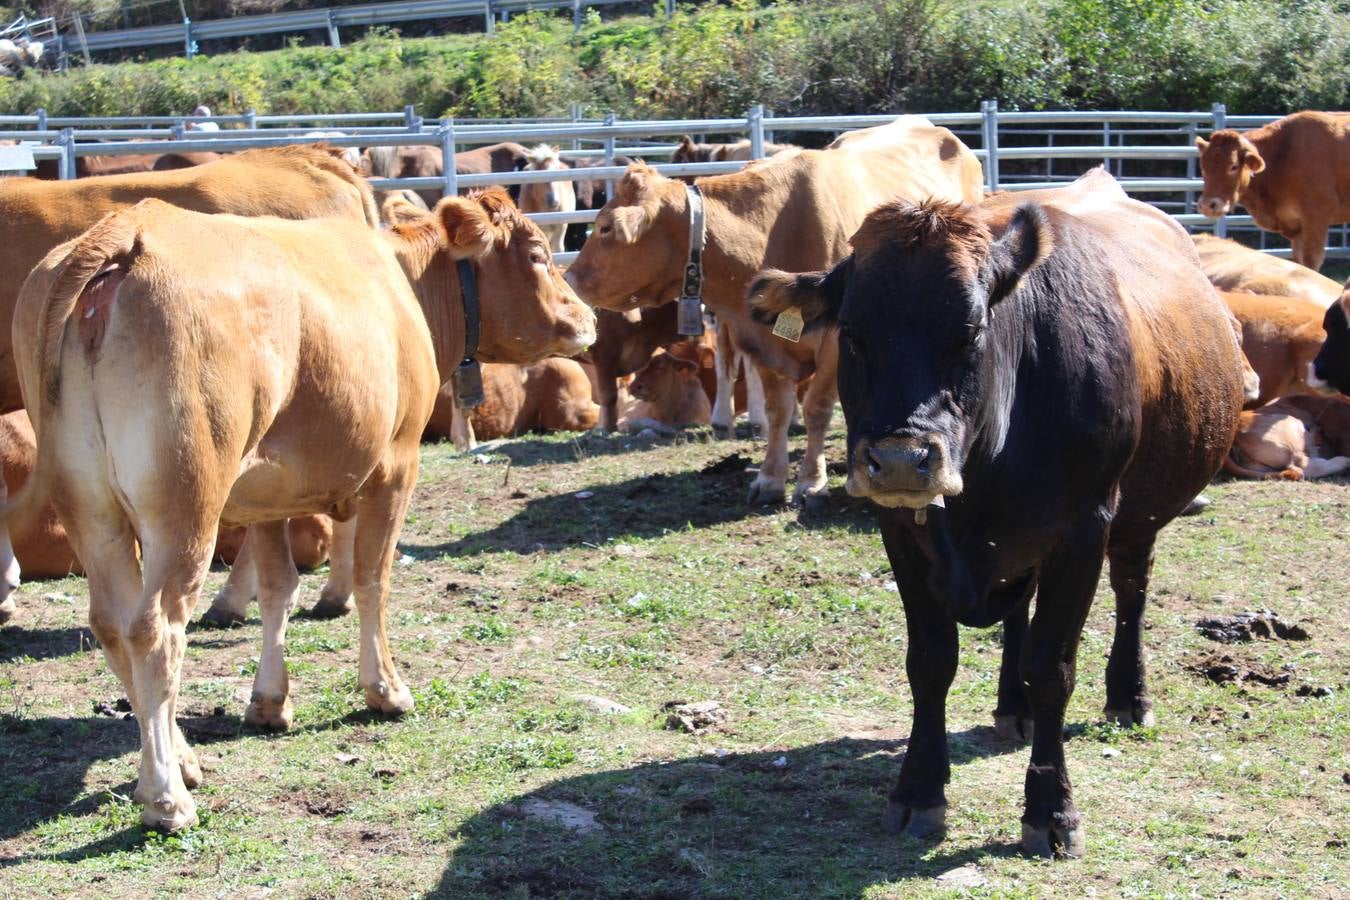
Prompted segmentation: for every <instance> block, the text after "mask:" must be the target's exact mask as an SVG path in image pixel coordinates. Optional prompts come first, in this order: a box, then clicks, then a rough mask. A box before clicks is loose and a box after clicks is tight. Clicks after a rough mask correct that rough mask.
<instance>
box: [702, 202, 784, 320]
mask: <svg viewBox="0 0 1350 900" xmlns="http://www.w3.org/2000/svg"><path fill="white" fill-rule="evenodd" d="M699 188H700V189H701V190H702V192H703V207H704V210H705V215H706V218H707V223H708V232H707V234H708V236H707V244H706V247H705V249H704V252H703V271H704V278H703V302H704V305H706V306H707V307H708V308H709V309H711V310H712V311H713V312H715V313H717V314H718V315H719V316H722V317H724V318H732V319H733V320H735V319H740V318H744V317H745V316H748V315H749V312H748V308H747V307H746V304H745V292H746V289H747V288H748V287H749V286H750V281H751V280H752V279H753V278H754V277H755V273H757V272H758V271H759V270H760V269H761V268H763V267H764V259H765V257H766V256H767V254H768V250H769V232H770V231H771V230H772V228H773V223H774V220H775V219H777V217H778V213H779V212H780V211H781V209H782V206H783V202H784V198H782V197H780V196H779V192H777V191H773V190H762V191H754V190H750V191H747V190H745V189H744V186H743V185H735V186H727V187H724V186H722V185H720V184H718V183H717V181H716V180H711V181H709V180H704V181H701V182H699ZM688 220H689V205H688V200H687V198H686V197H685V196H684V192H683V191H681V197H680V221H681V222H682V223H684V224H683V226H682V227H683V232H682V233H683V239H682V241H681V246H683V247H684V248H685V252H686V253H687V252H688V247H689V233H688V232H689V226H688Z"/></svg>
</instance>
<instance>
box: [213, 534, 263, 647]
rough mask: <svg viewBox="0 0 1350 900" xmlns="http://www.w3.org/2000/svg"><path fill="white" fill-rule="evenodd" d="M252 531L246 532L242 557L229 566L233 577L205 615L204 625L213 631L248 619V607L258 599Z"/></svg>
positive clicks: (238, 555) (226, 582)
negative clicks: (255, 598) (254, 599)
mask: <svg viewBox="0 0 1350 900" xmlns="http://www.w3.org/2000/svg"><path fill="white" fill-rule="evenodd" d="M252 535H253V529H252V528H250V529H248V530H247V531H245V532H244V540H243V543H241V544H240V545H239V553H238V554H237V555H236V556H235V558H234V564H233V565H231V566H230V574H229V576H228V577H227V578H226V579H225V583H224V584H223V585H221V587H220V590H218V591H216V596H215V598H214V599H213V600H212V601H211V608H210V609H208V610H207V611H206V612H204V613H202V617H201V624H203V625H207V626H210V627H213V628H233V627H234V626H236V625H242V624H244V621H245V620H246V619H247V618H248V605H249V604H250V603H252V602H253V598H254V597H256V596H258V572H257V569H256V568H255V567H254V564H253V550H252Z"/></svg>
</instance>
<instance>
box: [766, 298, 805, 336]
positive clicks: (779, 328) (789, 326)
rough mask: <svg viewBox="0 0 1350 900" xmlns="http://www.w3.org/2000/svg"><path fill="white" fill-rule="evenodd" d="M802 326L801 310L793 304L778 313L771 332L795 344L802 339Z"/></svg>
mask: <svg viewBox="0 0 1350 900" xmlns="http://www.w3.org/2000/svg"><path fill="white" fill-rule="evenodd" d="M804 327H805V324H804V323H803V322H802V312H801V310H799V309H797V307H795V306H789V307H788V308H787V309H785V310H783V311H782V312H780V313H779V314H778V318H777V319H776V320H775V321H774V323H773V333H774V334H776V335H777V336H778V337H780V338H782V339H783V340H785V341H792V343H794V344H795V343H797V342H798V341H800V340H801V339H802V329H803V328H804Z"/></svg>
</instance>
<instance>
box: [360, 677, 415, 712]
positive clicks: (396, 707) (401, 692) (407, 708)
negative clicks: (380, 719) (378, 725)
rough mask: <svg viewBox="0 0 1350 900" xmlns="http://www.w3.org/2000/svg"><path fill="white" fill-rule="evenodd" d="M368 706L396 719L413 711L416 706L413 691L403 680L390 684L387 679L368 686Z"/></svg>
mask: <svg viewBox="0 0 1350 900" xmlns="http://www.w3.org/2000/svg"><path fill="white" fill-rule="evenodd" d="M366 706H369V707H370V708H371V709H373V710H375V711H376V712H378V713H380V714H381V715H384V716H389V717H390V718H392V719H396V718H398V717H399V716H402V715H404V714H406V713H409V712H412V708H413V706H414V704H413V697H412V692H411V691H409V690H408V688H407V686H406V685H404V684H403V683H401V682H395V683H393V684H390V683H389V682H387V681H380V682H377V683H375V684H373V685H371V686H370V687H368V688H366Z"/></svg>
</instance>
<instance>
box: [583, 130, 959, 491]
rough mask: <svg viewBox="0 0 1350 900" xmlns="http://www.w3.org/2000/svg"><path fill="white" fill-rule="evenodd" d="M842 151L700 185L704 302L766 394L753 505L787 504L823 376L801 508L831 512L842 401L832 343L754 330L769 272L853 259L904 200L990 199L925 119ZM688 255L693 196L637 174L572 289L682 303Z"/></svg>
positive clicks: (618, 298)
mask: <svg viewBox="0 0 1350 900" xmlns="http://www.w3.org/2000/svg"><path fill="white" fill-rule="evenodd" d="M867 132H868V133H867V134H866V135H864V136H863V137H864V138H865V139H861V140H857V141H856V142H855V143H853V144H851V145H850V146H848V147H844V148H841V149H838V150H803V151H801V152H799V153H788V154H783V155H781V156H778V157H774V158H772V159H768V160H764V161H761V162H756V163H752V164H751V165H750V166H748V167H747V168H746V169H745V170H743V171H741V172H737V173H734V174H731V175H716V176H712V177H709V178H700V179H698V180H697V181H696V184H697V185H698V187H699V188H700V189H701V191H702V193H703V197H704V204H705V209H706V215H707V249H706V251H705V253H704V256H703V264H704V270H705V274H704V286H703V302H704V304H705V305H706V306H707V307H708V308H709V309H711V310H712V311H713V312H714V313H715V314H716V315H717V317H718V320H719V321H724V322H727V323H728V324H730V325H731V327H732V329H733V332H734V333H733V339H734V342H735V344H736V346H737V348H738V349H740V350H742V351H744V352H745V353H746V354H747V355H748V356H749V357H750V358H751V359H752V360H753V361H754V363H755V365H756V366H757V368H758V370H759V374H760V377H761V379H762V380H763V382H764V394H765V407H766V415H767V418H768V420H769V427H768V430H767V435H766V437H767V441H768V448H767V452H766V455H765V459H764V464H763V466H762V467H761V469H760V472H759V475H758V476H757V477H756V478H755V480H754V483H753V484H752V485H751V488H750V493H749V501H750V502H751V503H776V502H780V501H782V499H783V498H784V493H785V484H786V481H787V469H788V458H787V432H788V422H789V420H790V418H791V415H792V411H793V409H794V408H795V388H796V385H797V382H798V381H801V380H802V379H803V378H805V377H806V376H808V375H811V374H812V373H813V372H814V373H815V374H816V376H817V377H816V378H815V379H814V380H813V381H812V383H811V387H810V388H809V389H808V391H807V393H806V396H805V400H804V417H805V420H806V431H807V446H806V452H805V454H804V456H803V457H802V462H801V466H800V469H799V470H798V482H797V489H796V492H795V494H794V498H795V499H799V500H803V499H807V500H814V502H820V501H819V500H817V499H815V498H820V499H823V497H824V495H825V492H826V473H825V432H826V430H827V429H828V426H829V423H830V417H831V415H832V413H833V410H834V401H835V376H834V372H835V366H836V364H837V360H838V350H837V345H836V342H835V341H834V340H833V335H832V333H825V334H820V333H817V334H813V335H808V336H807V337H805V338H803V339H802V340H801V342H799V343H787V342H784V341H781V340H778V339H777V338H774V337H772V335H771V333H770V329H769V328H767V327H766V326H763V325H759V324H757V323H756V322H754V321H753V320H752V319H751V318H750V313H749V309H748V308H747V307H746V304H745V289H746V287H747V286H748V285H749V283H750V280H751V278H753V277H754V274H755V272H757V271H759V270H760V269H761V268H764V267H766V266H780V267H782V266H791V267H793V268H798V269H800V268H823V267H825V266H829V265H831V264H833V263H834V262H835V261H837V260H838V259H841V258H842V257H843V256H845V255H846V254H847V253H848V238H849V236H850V235H851V234H852V233H853V231H854V230H855V229H856V228H857V226H858V224H859V223H860V222H861V221H862V218H863V216H864V215H865V214H866V213H867V211H868V210H869V209H871V208H872V207H873V206H875V205H876V204H878V203H880V202H882V201H885V200H888V199H895V198H900V197H910V198H916V199H917V198H921V197H927V196H936V197H939V198H943V199H948V200H956V201H974V200H978V199H979V198H980V196H981V195H982V188H981V170H980V164H979V162H978V160H976V159H975V156H974V155H973V154H972V153H971V152H970V151H969V150H968V149H967V148H966V147H965V145H964V144H962V143H961V142H960V140H958V139H957V138H956V136H955V135H953V134H952V133H951V132H950V131H948V130H947V129H945V128H938V127H935V126H933V125H932V124H931V123H929V122H928V120H927V119H924V118H922V117H919V116H904V117H901V118H900V119H897V120H896V121H895V122H893V123H892V124H890V125H886V126H882V127H880V128H873V129H867ZM688 250H689V200H688V194H687V186H686V185H685V184H683V183H681V182H678V181H674V180H671V179H668V178H664V177H662V176H661V175H659V174H657V173H656V172H655V171H654V170H652V169H650V168H649V167H647V166H645V165H641V164H637V165H634V166H630V167H629V169H628V173H627V174H626V175H625V176H624V178H623V181H621V182H620V184H619V188H618V192H617V193H616V194H615V197H614V199H613V200H612V201H610V202H609V203H607V204H605V207H604V209H602V210H601V211H600V214H599V217H598V218H597V220H596V229H595V231H593V232H592V233H591V236H590V238H589V239H588V240H587V241H586V246H585V247H583V248H582V250H581V254H580V256H578V257H577V259H576V261H575V262H574V263H572V265H571V267H569V269H568V271H567V279H568V281H570V282H571V283H572V284H573V286H574V287H576V288H577V292H578V293H579V294H581V295H582V296H583V297H584V298H586V299H587V300H588V301H589V302H590V303H591V304H592V305H594V306H598V307H602V308H605V309H614V310H620V311H622V310H629V309H633V308H635V307H639V306H661V305H663V304H669V303H672V302H673V301H674V299H675V298H676V297H678V296H679V294H680V290H681V284H682V279H683V275H684V268H685V261H686V257H687V254H688Z"/></svg>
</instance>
